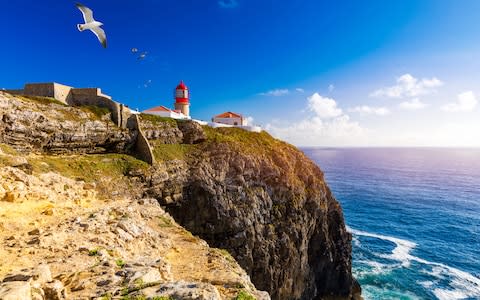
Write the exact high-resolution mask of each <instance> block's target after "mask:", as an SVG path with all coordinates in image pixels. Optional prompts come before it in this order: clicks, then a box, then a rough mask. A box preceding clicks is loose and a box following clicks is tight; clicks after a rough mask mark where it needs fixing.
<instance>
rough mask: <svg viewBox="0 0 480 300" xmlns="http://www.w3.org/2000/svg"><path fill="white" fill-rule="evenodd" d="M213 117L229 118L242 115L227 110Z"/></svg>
mask: <svg viewBox="0 0 480 300" xmlns="http://www.w3.org/2000/svg"><path fill="white" fill-rule="evenodd" d="M214 118H222V119H229V118H243V117H242V115H241V114H237V113H234V112H231V111H227V112H224V113H223V114H219V115H216V116H215V117H214Z"/></svg>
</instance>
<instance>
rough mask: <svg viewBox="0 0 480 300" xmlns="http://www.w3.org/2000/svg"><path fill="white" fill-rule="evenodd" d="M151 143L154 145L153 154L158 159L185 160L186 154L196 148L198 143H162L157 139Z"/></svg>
mask: <svg viewBox="0 0 480 300" xmlns="http://www.w3.org/2000/svg"><path fill="white" fill-rule="evenodd" d="M150 144H151V145H152V147H153V155H154V156H155V159H156V160H158V161H169V160H175V159H178V160H185V158H186V156H187V155H188V154H189V153H191V152H192V151H193V150H194V149H195V148H196V145H186V144H160V143H156V142H155V141H150Z"/></svg>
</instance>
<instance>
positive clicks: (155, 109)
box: [145, 105, 172, 112]
mask: <svg viewBox="0 0 480 300" xmlns="http://www.w3.org/2000/svg"><path fill="white" fill-rule="evenodd" d="M156 111H172V110H171V109H170V108H167V107H165V106H163V105H160V106H156V107H152V108H149V109H147V110H146V111H145V112H156Z"/></svg>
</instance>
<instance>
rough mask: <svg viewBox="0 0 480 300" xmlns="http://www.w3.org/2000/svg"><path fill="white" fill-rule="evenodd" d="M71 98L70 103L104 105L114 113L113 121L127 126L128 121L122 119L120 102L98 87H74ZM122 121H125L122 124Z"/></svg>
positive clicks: (120, 125)
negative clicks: (103, 92)
mask: <svg viewBox="0 0 480 300" xmlns="http://www.w3.org/2000/svg"><path fill="white" fill-rule="evenodd" d="M71 95H72V96H71V97H70V99H69V103H68V104H70V105H78V106H80V105H95V106H98V107H104V108H107V109H108V110H110V112H111V113H112V121H113V122H114V123H115V124H117V126H119V127H125V125H126V121H123V120H122V117H123V116H122V111H121V107H120V103H118V102H115V101H113V100H112V99H111V97H110V96H107V95H104V94H102V92H101V90H100V89H98V88H84V89H72V91H71ZM122 123H124V124H123V125H124V126H122Z"/></svg>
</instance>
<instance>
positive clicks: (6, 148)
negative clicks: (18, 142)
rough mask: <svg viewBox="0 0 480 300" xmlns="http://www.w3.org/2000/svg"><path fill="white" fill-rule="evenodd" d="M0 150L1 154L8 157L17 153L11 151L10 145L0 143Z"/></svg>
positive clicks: (13, 150)
mask: <svg viewBox="0 0 480 300" xmlns="http://www.w3.org/2000/svg"><path fill="white" fill-rule="evenodd" d="M0 150H1V152H3V153H5V154H9V155H17V154H18V152H17V151H16V150H15V149H13V148H12V147H11V146H10V145H6V144H1V143H0Z"/></svg>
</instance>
